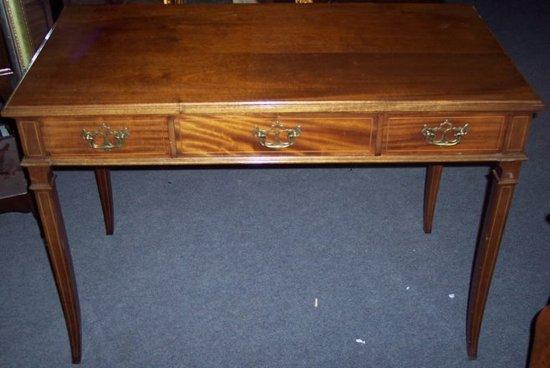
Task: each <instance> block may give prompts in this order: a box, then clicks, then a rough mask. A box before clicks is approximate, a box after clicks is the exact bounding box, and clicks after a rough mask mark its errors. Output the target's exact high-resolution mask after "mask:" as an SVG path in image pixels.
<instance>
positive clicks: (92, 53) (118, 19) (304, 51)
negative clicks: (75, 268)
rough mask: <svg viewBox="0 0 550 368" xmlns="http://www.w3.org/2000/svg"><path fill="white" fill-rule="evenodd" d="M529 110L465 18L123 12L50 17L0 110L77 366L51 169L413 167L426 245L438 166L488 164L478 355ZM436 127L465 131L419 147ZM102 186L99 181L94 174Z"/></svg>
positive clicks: (70, 282) (470, 333) (232, 10)
mask: <svg viewBox="0 0 550 368" xmlns="http://www.w3.org/2000/svg"><path fill="white" fill-rule="evenodd" d="M144 39H146V40H151V42H143V40H144ZM541 108H542V102H541V101H540V99H539V98H538V97H537V96H536V95H535V93H534V92H533V91H532V90H531V88H530V87H529V85H528V84H527V83H526V82H525V81H524V79H523V77H522V76H521V75H520V74H519V72H518V71H517V70H516V69H515V67H514V66H513V64H512V62H511V61H510V59H509V58H508V57H507V56H506V55H505V54H504V52H503V50H502V49H501V48H500V46H499V45H498V44H497V42H496V41H495V40H494V39H493V37H492V36H491V34H490V33H489V31H488V29H487V28H486V26H485V25H484V24H483V22H482V21H481V19H480V18H479V16H478V15H477V13H476V12H475V11H474V10H473V8H472V7H469V6H464V5H443V4H438V5H427V4H400V5H395V4H384V5H382V4H318V5H312V6H307V7H305V6H295V5H291V4H289V5H285V4H267V5H257V6H253V5H252V6H225V5H221V6H185V7H163V6H150V7H146V6H137V5H136V6H117V7H115V6H113V7H108V6H105V7H100V6H90V7H80V6H75V7H69V8H68V9H67V10H66V11H64V13H63V14H62V16H61V18H60V20H59V22H58V24H57V26H56V29H55V31H54V32H53V35H52V37H51V39H50V41H48V43H47V44H46V46H45V47H44V49H43V50H42V53H41V54H40V56H39V57H38V59H37V60H36V62H35V63H34V65H33V66H32V68H31V69H30V71H29V73H28V74H27V76H26V77H25V79H24V80H23V82H22V83H21V85H20V86H19V88H18V89H17V91H16V92H15V94H14V95H13V97H12V99H11V100H10V101H9V103H8V106H7V107H6V108H5V109H4V111H3V112H2V113H3V114H4V115H7V116H13V117H16V118H17V123H18V129H19V132H20V134H21V141H22V145H23V149H24V152H25V160H24V164H25V165H26V166H28V167H29V170H30V171H31V180H32V184H33V186H32V188H33V190H35V191H37V193H38V195H39V204H41V206H42V210H41V217H42V218H43V219H45V220H46V222H45V226H46V235H47V242H48V244H49V249H50V250H51V251H50V257H51V259H52V266H53V267H54V276H55V279H56V282H57V284H58V289H59V292H60V297H61V300H62V304H63V309H64V311H65V317H66V321H67V327H68V332H69V336H70V341H71V351H72V355H73V361H79V360H80V357H81V353H82V352H81V337H80V320H79V317H78V311H79V308H78V299H77V294H76V284H75V282H74V275H73V273H72V266H71V264H70V256H69V252H68V245H67V242H66V238H65V229H64V227H63V224H62V215H61V212H60V211H59V208H58V204H57V196H56V192H55V187H54V186H53V184H52V181H51V179H49V177H50V176H51V167H52V166H71V165H74V166H95V167H105V168H107V167H109V166H129V165H159V166H160V165H163V166H164V165H219V164H335V163H339V164H347V163H363V164H367V163H369V164H387V163H398V164H411V163H424V164H426V165H428V167H429V168H428V172H427V178H426V193H425V207H424V229H425V231H427V232H429V231H430V230H431V226H432V222H433V214H434V209H435V203H436V197H437V189H438V186H439V182H440V176H441V170H442V165H444V164H446V163H453V162H464V163H471V162H489V163H491V164H493V165H495V167H496V170H495V175H494V180H493V183H492V189H491V191H490V194H489V197H488V206H487V210H486V212H485V215H484V219H483V224H484V225H483V230H482V233H481V235H480V239H479V244H478V249H477V252H476V254H475V260H474V269H473V274H472V281H471V287H470V298H469V304H468V311H467V351H468V355H469V356H470V357H471V358H475V357H476V355H477V347H478V341H479V331H480V328H481V322H482V317H483V311H484V307H485V303H486V300H487V295H488V292H489V287H490V281H491V277H492V273H493V269H494V266H495V262H496V257H497V254H498V249H499V246H500V241H501V238H502V233H503V231H504V225H505V220H506V215H507V213H508V210H509V206H510V203H511V198H512V193H513V189H514V186H515V184H516V182H517V177H518V175H519V168H520V163H521V161H523V160H525V159H526V155H525V153H524V148H525V143H526V139H527V134H528V132H529V127H530V124H531V115H532V113H533V112H534V111H537V110H540V109H541ZM277 121H278V122H279V123H281V124H283V125H284V127H285V128H290V129H294V128H297V127H298V126H299V127H300V134H299V135H297V136H296V137H295V140H294V141H292V142H291V143H292V145H290V144H289V145H288V147H277V149H273V148H269V147H265V144H264V145H262V142H261V140H259V137H258V134H257V130H256V128H259V129H264V130H265V129H269V128H270V127H271V126H272V125H273V124H275V123H276V122H277ZM445 121H448V122H449V123H452V124H453V126H455V127H457V126H464V125H465V124H468V127H469V128H468V132H467V134H466V135H463V136H462V138H461V140H460V141H455V142H451V143H449V142H446V144H444V145H441V144H440V145H437V144H435V143H441V142H433V141H429V140H427V139H426V136H425V134H424V133H423V129H424V127H425V126H426V127H430V128H433V127H438V126H441V124H444V123H445ZM103 124H106V125H108V126H109V127H110V128H111V129H114V130H123V129H127V131H128V133H129V135H128V137H126V139H125V140H124V144H122V145H121V146H120V147H107V148H106V149H101V148H97V147H95V148H94V147H91V146H90V144H89V142H87V141H86V139H84V138H83V135H82V134H83V130H87V131H94V130H97V129H100V127H101V126H102V125H103ZM269 134H276V133H269ZM283 138H284V137H283ZM270 139H273V137H272V136H270ZM282 141H283V142H284V141H285V140H284V139H282ZM275 142H278V141H277V140H275ZM289 142H290V141H288V142H287V143H289ZM98 182H102V183H104V184H107V182H108V177H107V176H106V175H105V172H102V171H99V175H98ZM100 193H101V192H100ZM104 194H105V193H103V194H101V195H102V196H104ZM108 204H109V205H110V207H108V208H105V207H104V211H106V212H107V213H108V214H109V213H110V214H111V215H112V201H108ZM106 219H107V217H106ZM106 225H107V229H108V230H107V231H109V227H108V226H109V225H108V224H107V223H106Z"/></svg>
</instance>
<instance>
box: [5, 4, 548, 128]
mask: <svg viewBox="0 0 550 368" xmlns="http://www.w3.org/2000/svg"><path fill="white" fill-rule="evenodd" d="M144 39H151V40H154V42H143V40H144ZM137 55H139V57H137ZM466 71H467V72H466ZM52 81H55V83H56V88H55V89H52V88H51V83H52ZM541 107H542V104H541V102H540V100H539V99H538V97H537V96H536V95H535V94H534V93H533V92H532V90H531V88H530V87H529V86H528V85H527V83H526V82H525V81H524V79H523V77H522V76H521V75H520V74H519V73H518V71H517V70H516V69H515V67H514V66H513V64H512V62H511V61H510V60H509V58H508V57H507V56H506V55H505V54H504V53H503V51H502V49H501V48H500V46H499V45H498V43H497V42H496V41H495V40H494V38H493V37H492V36H491V34H490V32H489V31H488V29H487V28H486V26H485V25H484V24H483V22H482V21H481V19H480V18H479V16H478V15H477V13H476V12H475V11H474V10H473V8H472V7H470V6H465V5H445V4H402V5H395V4H314V5H309V6H296V5H292V4H262V5H242V6H233V5H214V6H213V5H203V6H201V5H196V6H195V5H189V6H183V7H167V6H162V5H159V6H154V5H149V6H146V5H128V6H97V7H94V6H69V7H68V8H67V9H66V10H65V11H64V12H63V13H62V14H61V16H60V19H59V20H58V22H57V25H56V32H54V33H53V35H52V37H51V38H50V40H49V41H48V44H47V45H46V47H45V48H44V50H43V51H42V54H41V57H40V58H39V60H37V62H36V63H35V65H34V66H33V68H32V70H31V71H30V72H29V74H28V75H27V76H26V78H25V80H24V81H23V83H22V84H21V85H20V86H19V88H18V90H17V92H16V93H15V95H14V96H13V97H12V100H11V102H10V104H9V105H8V107H7V108H6V110H5V114H7V115H10V116H12V117H15V116H36V115H52V114H55V115H60V114H67V115H75V114H77V115H81V114H100V115H103V114H108V113H112V114H127V113H132V114H136V113H140V114H147V113H149V114H151V113H161V114H175V113H180V112H195V113H216V112H225V110H227V109H232V110H236V111H234V112H238V111H251V110H252V111H254V110H256V111H258V110H261V111H264V112H265V111H266V110H270V111H288V109H290V110H291V112H294V111H302V109H307V110H313V111H333V110H343V111H353V110H355V111H366V110H371V111H375V110H378V111H379V110H380V109H383V110H385V111H395V110H409V111H420V110H423V111H431V110H434V109H437V110H439V111H442V110H443V111H444V110H447V111H453V110H457V109H460V110H462V111H464V110H469V111H479V110H487V109H491V110H494V109H498V110H505V111H514V110H515V111H518V110H524V111H525V110H526V111H532V110H538V109H540V108H541ZM297 109H300V110H297Z"/></svg>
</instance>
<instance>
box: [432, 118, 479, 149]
mask: <svg viewBox="0 0 550 368" xmlns="http://www.w3.org/2000/svg"><path fill="white" fill-rule="evenodd" d="M468 128H469V126H468V124H464V125H463V126H461V127H460V126H459V127H453V124H452V123H451V122H450V121H449V120H448V119H445V121H444V122H442V123H441V124H439V126H437V127H432V128H430V127H428V125H427V124H424V126H423V127H422V131H421V133H422V135H423V136H424V137H426V142H428V143H429V144H433V145H435V146H456V145H457V144H459V143H460V140H461V139H462V137H464V136H465V135H466V134H468ZM449 135H452V137H449Z"/></svg>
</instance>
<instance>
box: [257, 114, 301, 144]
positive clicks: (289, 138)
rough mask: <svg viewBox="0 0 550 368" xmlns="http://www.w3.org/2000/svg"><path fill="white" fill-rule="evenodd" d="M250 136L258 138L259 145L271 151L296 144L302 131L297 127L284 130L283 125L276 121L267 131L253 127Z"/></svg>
mask: <svg viewBox="0 0 550 368" xmlns="http://www.w3.org/2000/svg"><path fill="white" fill-rule="evenodd" d="M252 134H254V136H255V137H257V138H258V140H259V142H260V145H262V146H264V147H267V148H271V149H281V148H287V147H290V146H292V145H293V144H294V143H296V138H297V137H299V136H300V134H302V130H301V128H300V126H299V125H297V126H296V127H294V128H285V127H284V125H283V124H281V123H280V122H279V121H276V122H275V123H274V124H273V125H271V128H269V129H260V128H258V127H254V129H253V130H252ZM281 135H282V136H283V138H281ZM268 138H269V140H268Z"/></svg>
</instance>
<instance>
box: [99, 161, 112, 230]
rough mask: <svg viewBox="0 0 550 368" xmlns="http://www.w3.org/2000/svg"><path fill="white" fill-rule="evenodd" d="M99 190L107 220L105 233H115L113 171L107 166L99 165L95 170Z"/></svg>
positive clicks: (104, 217) (102, 208)
mask: <svg viewBox="0 0 550 368" xmlns="http://www.w3.org/2000/svg"><path fill="white" fill-rule="evenodd" d="M94 173H95V180H96V183H97V191H98V194H99V199H100V201H101V210H102V211H103V220H104V222H105V233H106V234H107V235H113V232H114V231H115V216H114V205H113V189H112V188H111V172H110V170H109V169H107V168H103V167H97V168H95V170H94Z"/></svg>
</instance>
